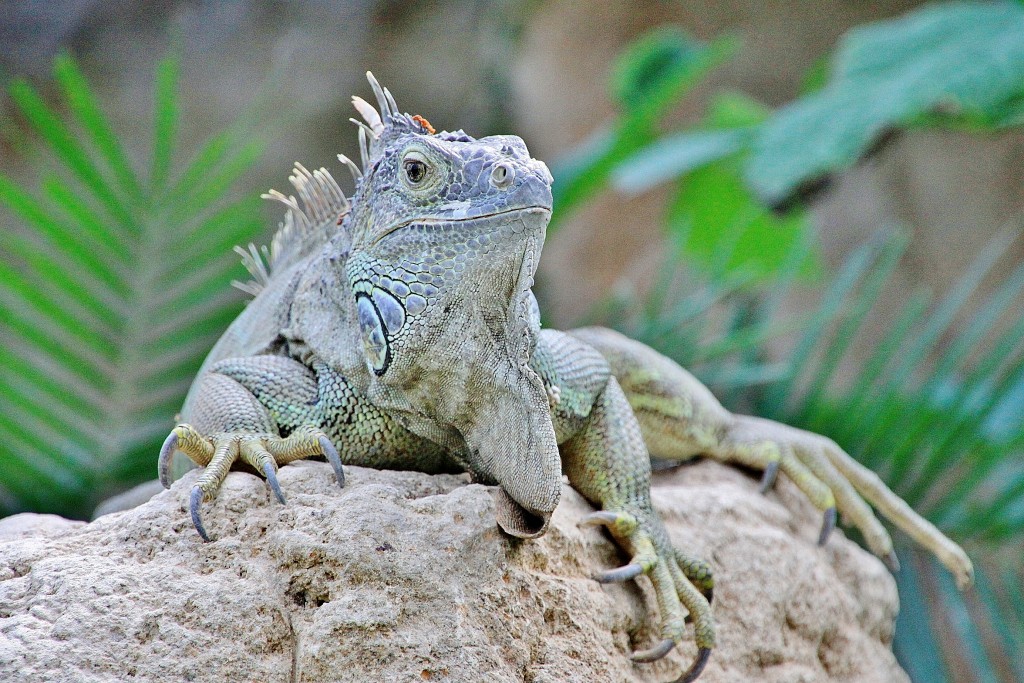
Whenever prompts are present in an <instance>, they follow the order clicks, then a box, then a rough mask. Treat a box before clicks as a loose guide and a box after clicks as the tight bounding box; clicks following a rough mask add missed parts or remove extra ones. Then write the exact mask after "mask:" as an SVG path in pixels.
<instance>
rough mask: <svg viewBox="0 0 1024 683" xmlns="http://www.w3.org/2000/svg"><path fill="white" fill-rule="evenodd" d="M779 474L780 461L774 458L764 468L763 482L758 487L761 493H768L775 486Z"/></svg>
mask: <svg viewBox="0 0 1024 683" xmlns="http://www.w3.org/2000/svg"><path fill="white" fill-rule="evenodd" d="M778 476H779V461H778V460H772V461H771V462H769V463H768V465H767V466H766V467H765V468H764V473H763V474H762V475H761V483H760V484H759V485H758V487H757V489H758V491H760V492H761V493H768V492H769V491H771V490H772V488H773V487H774V486H775V480H776V479H777V478H778Z"/></svg>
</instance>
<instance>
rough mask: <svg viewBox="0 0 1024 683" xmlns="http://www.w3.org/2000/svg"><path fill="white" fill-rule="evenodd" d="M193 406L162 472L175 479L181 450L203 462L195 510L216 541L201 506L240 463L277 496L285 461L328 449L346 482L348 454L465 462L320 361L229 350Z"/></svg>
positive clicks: (402, 461) (370, 459) (364, 460)
mask: <svg viewBox="0 0 1024 683" xmlns="http://www.w3.org/2000/svg"><path fill="white" fill-rule="evenodd" d="M199 382H200V384H199V387H198V389H197V392H196V397H195V400H194V402H193V404H192V405H191V406H190V410H189V411H188V413H187V414H186V415H185V418H186V419H187V420H191V423H185V424H180V425H178V426H177V427H175V428H174V430H173V431H172V432H171V434H170V435H169V436H168V437H167V440H166V441H165V442H164V446H163V448H162V449H161V451H160V460H159V464H158V471H159V474H160V481H161V482H162V483H163V484H164V486H170V476H169V471H170V459H171V456H172V454H173V453H174V451H175V449H177V450H181V451H182V452H184V453H185V454H186V455H187V456H189V458H191V459H192V460H193V461H194V462H196V464H198V465H200V466H202V467H205V468H206V470H205V471H204V472H203V473H202V475H200V477H199V479H198V480H197V481H196V483H195V484H194V485H193V488H192V493H191V499H190V511H191V515H192V521H193V524H194V525H195V527H196V530H197V531H198V532H199V534H200V536H202V537H203V540H206V541H208V540H210V537H209V534H207V532H206V529H205V528H204V526H203V523H202V518H201V516H200V513H199V508H200V504H201V503H202V502H204V501H210V500H212V499H213V498H214V497H215V496H216V494H217V491H218V489H219V488H220V485H221V483H222V482H223V481H224V478H225V477H226V476H227V473H228V471H229V470H230V469H231V467H232V466H233V465H235V464H236V463H238V462H241V463H245V464H247V465H249V466H250V467H252V468H253V469H254V470H256V471H257V472H260V473H262V474H263V475H264V476H265V477H266V479H267V482H268V483H269V485H270V487H271V489H272V490H273V492H274V495H275V496H276V497H277V499H278V500H279V501H280V502H282V503H284V495H283V493H282V491H281V487H280V486H279V485H278V483H277V476H276V474H277V468H278V467H279V466H281V465H284V464H287V463H289V462H292V461H294V460H299V459H302V458H308V457H312V456H324V457H326V458H327V460H328V461H329V462H330V463H331V466H332V467H333V468H334V472H335V475H336V476H337V479H338V483H339V484H340V485H342V486H344V481H345V477H344V472H343V470H342V459H341V457H340V456H339V452H338V450H339V449H341V450H342V452H343V453H344V454H345V462H347V463H349V464H356V465H363V466H367V467H383V468H394V469H417V470H419V471H422V472H452V471H458V466H457V465H456V464H455V463H454V462H453V461H452V460H451V459H450V458H448V456H447V455H446V454H445V453H444V452H443V450H442V449H441V448H440V447H439V446H437V445H436V444H433V443H431V442H429V441H426V440H425V439H421V438H420V437H417V436H415V435H414V434H412V433H411V432H409V431H408V430H406V429H405V428H404V427H402V426H401V425H400V424H398V422H397V421H396V420H395V419H394V418H392V417H390V416H389V415H387V414H385V413H383V412H382V411H380V410H379V409H377V408H376V407H374V406H372V405H371V404H369V403H368V402H367V401H366V400H365V399H364V398H363V397H362V396H360V395H359V394H357V393H356V392H355V391H354V390H353V389H352V387H351V386H349V384H348V382H347V381H346V380H345V378H344V377H342V376H341V375H339V374H338V373H336V372H334V371H332V370H331V369H330V368H328V367H327V366H326V365H324V364H322V363H317V362H315V363H314V368H313V369H311V368H309V367H306V366H305V365H303V364H302V363H299V362H298V361H295V360H293V359H291V358H288V357H284V356H269V355H266V356H252V357H248V358H228V359H225V360H221V361H219V362H217V363H215V364H214V365H213V366H211V368H210V370H209V372H207V373H206V374H205V375H204V376H203V377H202V378H201V379H200V380H199Z"/></svg>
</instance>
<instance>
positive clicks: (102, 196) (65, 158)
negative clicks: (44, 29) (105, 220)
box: [8, 79, 138, 232]
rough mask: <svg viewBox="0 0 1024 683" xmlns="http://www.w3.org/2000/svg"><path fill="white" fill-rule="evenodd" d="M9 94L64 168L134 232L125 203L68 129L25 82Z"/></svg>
mask: <svg viewBox="0 0 1024 683" xmlns="http://www.w3.org/2000/svg"><path fill="white" fill-rule="evenodd" d="M8 92H9V93H10V95H11V99H12V100H13V101H14V103H15V104H16V105H17V107H18V109H19V110H20V111H21V113H22V115H24V116H25V118H26V119H27V120H28V122H29V124H30V125H31V126H32V128H33V129H34V130H35V131H36V133H38V134H39V135H40V136H41V137H42V138H43V139H44V140H46V142H47V143H48V144H49V146H50V149H51V151H53V153H54V154H55V155H56V156H57V158H58V159H60V160H61V161H62V162H64V164H65V166H66V167H67V169H68V170H69V171H70V172H71V173H72V174H73V175H74V177H75V178H76V179H77V180H78V181H79V182H81V183H82V184H83V185H84V186H85V187H87V188H88V189H89V191H90V192H92V193H93V195H94V196H95V197H96V198H97V199H98V200H99V201H100V203H101V204H102V205H103V206H104V208H106V209H107V211H109V212H110V215H111V216H112V217H113V218H114V219H115V220H117V221H118V222H120V223H121V224H122V225H123V226H124V227H125V228H126V229H128V230H130V231H132V232H135V231H137V230H138V226H137V225H136V223H135V220H134V218H133V217H132V215H131V213H130V212H129V211H128V209H127V208H126V207H125V204H124V202H123V201H122V199H121V198H120V197H118V196H117V194H116V193H115V192H114V191H113V189H112V188H111V186H110V184H109V183H108V182H107V181H106V179H105V178H104V177H103V174H102V173H101V172H100V171H99V169H98V168H97V167H96V164H94V163H93V160H92V159H90V157H89V155H88V153H86V151H85V149H84V148H83V147H82V145H81V144H80V143H79V142H78V141H77V140H76V139H75V137H74V135H72V133H71V131H70V130H69V129H68V127H67V126H66V125H65V124H64V123H63V122H62V121H61V120H60V119H59V118H58V117H57V115H56V114H55V113H54V112H53V111H52V110H51V109H50V108H49V107H48V106H47V105H46V103H45V102H44V101H43V99H42V97H40V96H39V93H38V92H36V90H35V88H33V87H32V86H31V85H29V83H28V81H25V80H22V79H15V80H14V81H12V82H11V84H10V86H9V88H8Z"/></svg>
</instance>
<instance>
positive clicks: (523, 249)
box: [345, 76, 561, 535]
mask: <svg viewBox="0 0 1024 683" xmlns="http://www.w3.org/2000/svg"><path fill="white" fill-rule="evenodd" d="M370 82H371V84H372V85H373V86H374V90H375V92H376V94H377V100H378V106H379V108H380V111H379V112H378V111H377V110H376V109H374V108H373V107H372V106H371V105H369V104H368V103H367V102H365V101H363V100H362V99H360V98H353V100H354V103H355V105H356V108H357V109H358V110H359V112H360V113H361V114H362V115H363V119H364V122H357V123H359V125H360V143H361V150H362V157H363V168H362V177H361V180H360V181H359V183H358V187H357V190H356V193H355V195H354V196H353V198H352V210H351V212H350V213H349V214H348V215H347V216H346V217H345V228H346V232H347V233H348V235H349V236H350V238H351V243H350V254H349V257H348V259H347V262H346V272H347V276H348V282H349V286H350V287H351V290H352V296H353V297H354V303H355V307H356V317H357V319H358V325H359V330H360V335H361V337H362V342H363V351H364V353H365V358H366V364H367V368H368V370H369V371H370V372H371V373H372V379H371V383H370V386H369V389H368V394H369V397H370V398H371V400H373V401H375V402H376V403H378V404H379V405H382V406H386V407H388V408H389V409H391V410H393V411H395V412H396V413H397V414H398V415H399V416H400V419H402V420H403V421H404V422H405V423H406V425H407V426H408V427H409V428H410V429H412V430H413V431H417V432H419V433H421V434H423V435H426V436H430V437H431V438H438V437H437V434H439V433H443V434H447V435H448V438H449V440H454V441H457V442H459V447H458V449H457V450H461V452H462V453H463V454H464V455H463V457H464V459H465V461H466V463H465V464H466V466H467V467H468V468H469V469H470V470H471V471H472V472H473V473H474V474H475V475H476V476H477V478H479V479H480V480H483V481H489V482H491V483H498V484H500V485H501V487H502V489H503V491H505V492H506V493H507V494H508V496H510V497H511V499H512V500H514V501H515V503H516V504H518V506H520V507H521V508H522V509H521V510H519V511H518V512H521V513H523V515H524V516H522V519H521V520H520V521H519V522H518V523H517V522H512V521H509V520H506V522H507V524H503V526H505V528H506V529H507V530H509V531H512V532H513V533H517V535H535V533H536V532H539V531H541V530H542V529H543V526H544V525H546V520H547V518H548V517H549V516H550V513H551V511H553V510H554V506H555V504H556V503H557V501H558V495H559V492H560V490H561V470H560V461H559V457H558V450H557V445H556V443H555V437H554V431H553V429H552V427H551V420H550V415H549V408H548V400H547V396H546V393H545V391H544V388H543V386H542V384H541V381H540V379H539V377H538V376H537V375H536V373H535V372H534V371H533V370H532V369H531V368H530V367H529V359H530V356H531V354H532V352H533V346H534V344H535V337H536V333H537V332H538V331H539V326H540V323H539V320H537V319H536V313H535V308H534V306H533V305H532V304H533V303H534V302H533V295H532V293H531V290H530V288H531V287H532V285H533V275H534V272H535V270H536V267H537V260H538V258H539V257H540V251H541V247H542V245H543V242H544V231H545V229H546V227H547V223H548V219H549V218H550V215H551V181H552V178H551V174H550V173H549V172H548V169H547V167H546V166H545V165H544V164H543V163H542V162H540V161H537V160H535V159H532V158H531V157H530V154H529V152H528V151H527V149H526V145H525V144H524V143H523V141H522V140H521V139H519V138H518V137H514V136H493V137H486V138H481V139H474V138H472V137H470V136H469V135H466V134H465V133H463V132H462V131H458V132H455V133H449V132H442V133H434V132H433V129H432V128H431V127H430V125H429V123H427V122H426V120H425V119H423V118H422V117H418V116H410V115H408V114H403V113H400V112H399V111H398V109H397V107H396V106H395V104H394V99H393V98H392V97H391V96H390V93H389V92H387V90H385V89H383V88H380V86H379V85H377V83H376V80H374V79H373V78H372V76H370ZM446 445H451V444H446ZM513 516H515V515H513ZM531 516H532V518H531ZM510 525H511V526H518V527H520V528H512V529H510V528H509V526H510ZM532 527H536V528H532Z"/></svg>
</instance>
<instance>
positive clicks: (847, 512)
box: [571, 328, 973, 587]
mask: <svg viewBox="0 0 1024 683" xmlns="http://www.w3.org/2000/svg"><path fill="white" fill-rule="evenodd" d="M571 334H572V335H573V336H575V337H577V338H578V339H580V340H582V341H584V342H585V343H586V344H588V345H590V346H592V347H594V348H595V349H597V350H598V351H599V352H600V353H601V355H603V356H604V357H605V359H607V361H608V363H609V364H610V366H611V369H612V373H613V374H614V375H615V377H616V379H618V381H619V383H620V384H621V385H622V388H623V391H624V392H625V394H626V397H627V399H628V401H629V404H630V406H631V407H632V409H633V412H634V414H635V415H636V417H637V420H638V421H639V423H640V427H641V430H642V433H643V437H644V441H645V443H646V444H647V447H648V448H649V450H650V452H651V454H652V455H654V456H656V457H661V458H666V459H673V460H684V459H689V458H692V457H694V456H698V455H704V456H708V457H712V458H715V459H717V460H720V461H722V462H732V463H737V464H742V465H745V466H749V467H753V468H756V469H760V470H764V471H765V478H764V479H763V483H764V484H765V485H766V487H767V485H770V484H771V480H772V479H773V478H774V473H775V472H776V471H781V472H783V473H784V474H786V475H787V476H788V477H789V478H790V479H792V480H793V482H794V483H796V485H797V486H798V487H799V488H800V490H801V491H803V492H804V494H805V495H807V497H808V498H809V499H810V500H811V502H812V503H814V504H815V506H816V507H818V508H819V509H820V510H822V511H823V514H824V516H825V521H824V523H823V525H822V533H821V534H820V536H819V541H820V542H824V541H825V540H826V538H827V536H828V531H829V530H830V528H831V526H832V525H833V524H834V520H835V510H838V512H839V513H840V514H841V515H842V517H843V519H844V521H846V522H848V523H849V524H851V525H853V526H855V527H856V528H857V529H859V530H860V531H861V533H862V534H863V535H864V538H865V541H866V542H867V545H868V547H869V548H870V549H871V551H872V552H874V553H875V554H877V555H878V556H880V557H882V558H883V559H885V560H887V562H888V563H889V564H890V566H894V565H895V557H896V556H895V554H893V544H892V539H891V538H890V536H889V533H888V532H887V531H886V529H885V527H884V526H883V525H882V524H881V523H880V522H879V520H878V519H877V518H876V517H875V514H874V512H872V509H871V506H874V508H875V509H876V510H878V511H879V512H880V513H882V515H883V516H884V517H885V518H887V519H889V520H890V521H891V522H892V523H893V524H895V525H896V526H897V527H899V528H900V529H902V530H903V531H904V532H906V533H907V534H908V535H909V536H910V537H911V538H913V539H914V540H915V541H917V542H918V543H920V544H921V545H922V546H923V547H924V548H926V549H927V550H929V551H930V552H931V553H933V554H934V555H935V556H936V557H938V559H939V560H940V561H941V562H942V563H943V564H944V565H945V566H946V567H947V568H948V569H949V570H950V571H951V572H952V573H953V574H954V576H955V577H956V580H957V582H958V584H959V585H960V586H961V587H963V586H966V585H968V584H970V582H971V581H972V577H973V568H972V565H971V561H970V559H969V558H968V557H967V554H966V553H964V551H963V550H962V549H961V548H960V546H958V545H957V544H956V543H954V542H953V541H951V540H950V539H948V538H947V537H946V536H945V535H944V534H943V533H942V532H941V531H939V530H938V529H937V528H936V527H935V526H934V525H932V524H931V522H929V521H928V520H926V519H924V518H923V517H921V516H920V515H918V514H917V513H916V512H914V511H913V510H912V509H911V508H910V506H909V505H907V504H906V503H905V502H904V501H903V500H902V499H901V498H900V497H899V496H897V495H896V494H895V493H893V492H892V491H891V490H890V489H889V488H888V487H887V486H885V484H884V483H882V481H881V479H879V478H878V476H877V475H875V474H874V473H873V472H871V471H870V470H868V469H867V468H865V467H864V466H863V465H861V464H860V463H858V462H857V461H856V460H854V459H853V458H851V457H850V456H849V455H848V454H847V453H845V452H844V451H843V450H842V449H841V448H840V447H839V446H838V445H836V444H835V443H834V442H832V441H831V440H830V439H827V438H825V437H823V436H820V435H817V434H812V433H810V432H805V431H803V430H799V429H795V428H793V427H788V426H786V425H783V424H780V423H777V422H772V421H770V420H763V419H760V418H755V417H748V416H743V415H733V414H732V413H730V412H729V411H727V410H726V409H725V408H723V407H722V405H721V404H720V403H719V402H718V400H717V399H715V397H714V396H713V395H712V394H711V392H710V391H708V389H707V388H706V387H705V386H704V385H703V384H701V383H700V382H699V381H698V380H697V379H696V378H694V377H693V376H692V375H691V374H690V373H688V372H687V371H686V370H684V369H683V368H681V367H680V366H679V365H678V364H676V363H675V362H673V361H672V360H670V359H669V358H666V357H665V356H662V355H661V354H659V353H657V352H655V351H654V350H653V349H651V348H649V347H647V346H645V345H643V344H641V343H639V342H636V341H633V340H632V339H629V338H627V337H625V336H623V335H621V334H619V333H617V332H613V331H611V330H607V329H602V328H585V329H580V330H573V331H572V332H571ZM869 503H870V505H869Z"/></svg>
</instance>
